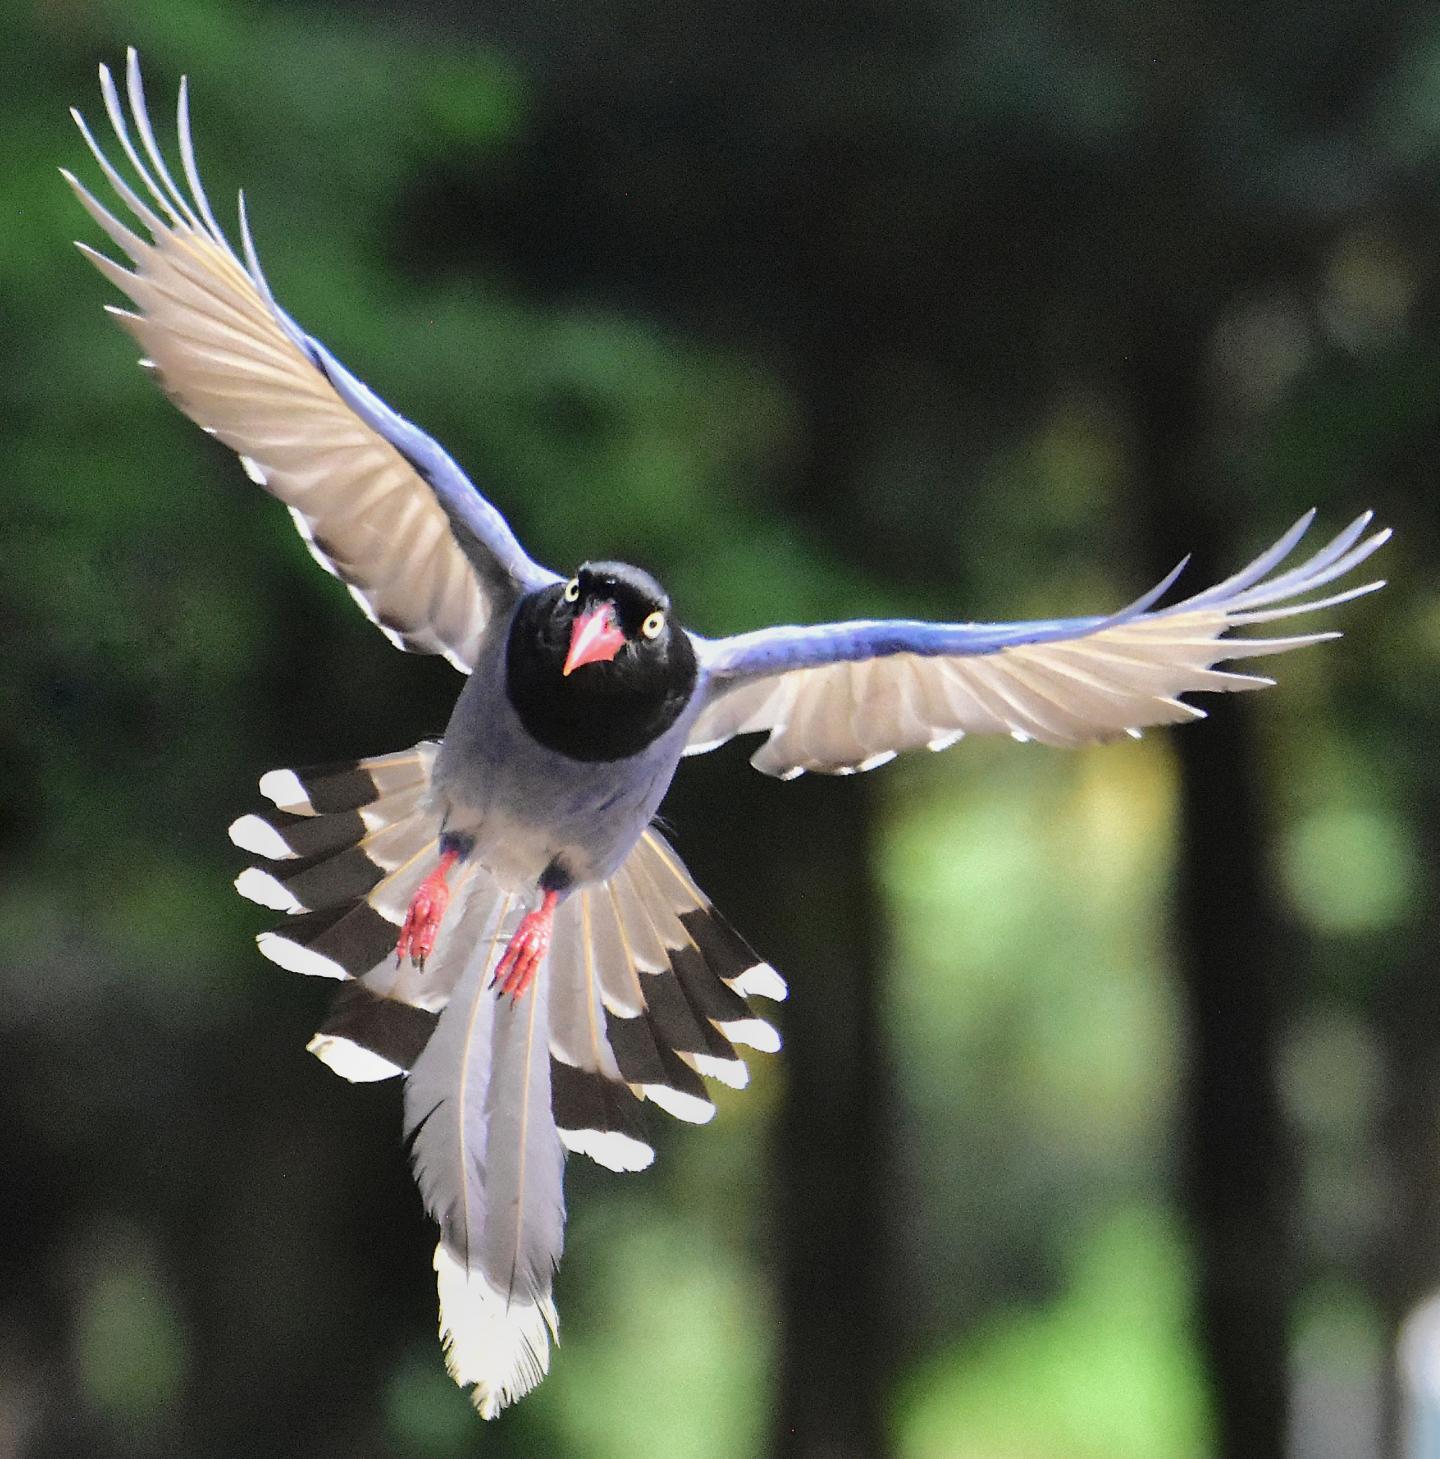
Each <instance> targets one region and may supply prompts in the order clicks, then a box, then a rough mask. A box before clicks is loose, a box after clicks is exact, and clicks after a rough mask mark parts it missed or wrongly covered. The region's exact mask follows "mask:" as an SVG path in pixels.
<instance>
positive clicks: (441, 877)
mask: <svg viewBox="0 0 1440 1459" xmlns="http://www.w3.org/2000/svg"><path fill="white" fill-rule="evenodd" d="M459 859H460V853H459V852H458V851H447V852H445V853H444V854H443V855H442V856H441V858H440V865H439V866H437V867H436V868H435V870H434V871H432V872H431V873H430V875H429V876H427V877H426V878H425V880H424V881H422V882H421V883H420V885H419V886H418V887H417V888H416V889H415V895H414V896H413V897H411V899H410V910H409V911H408V912H406V913H405V925H404V926H403V927H402V928H401V929H400V940H399V942H397V943H396V944H395V963H396V966H397V967H398V966H399V965H400V964H401V963H402V962H404V961H405V959H406V958H407V957H408V958H409V959H410V960H411V961H412V962H413V963H414V964H415V966H416V967H417V968H419V969H420V971H421V972H424V971H425V959H426V958H427V957H429V956H430V954H431V953H432V952H434V950H435V939H436V937H437V936H439V933H440V919H441V918H442V917H443V916H444V915H445V908H446V907H447V906H449V905H450V888H449V887H448V886H446V884H445V878H446V877H447V876H448V875H449V873H450V868H451V867H452V866H454V865H455V863H456V862H457V861H458V860H459Z"/></svg>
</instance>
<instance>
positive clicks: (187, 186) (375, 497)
mask: <svg viewBox="0 0 1440 1459" xmlns="http://www.w3.org/2000/svg"><path fill="white" fill-rule="evenodd" d="M100 80H101V88H102V91H103V93H104V98H105V109H106V112H107V115H108V118H109V121H110V125H111V128H112V129H113V131H114V134H115V141H116V143H117V144H118V146H119V148H120V150H121V152H123V154H124V158H125V159H126V160H127V161H128V163H129V167H130V171H131V173H132V177H133V179H134V182H135V183H137V184H138V186H132V183H131V181H128V180H127V179H126V177H125V176H124V175H123V173H122V171H121V170H120V168H119V167H117V166H116V165H115V164H114V163H113V162H112V161H111V159H110V158H109V157H107V156H106V154H105V152H104V151H103V150H102V149H101V147H100V145H99V144H98V143H97V141H96V140H95V138H94V136H93V135H92V133H91V131H90V129H89V128H88V127H87V126H86V124H85V122H84V120H83V118H81V116H80V114H79V113H78V112H75V113H74V116H75V120H76V122H77V124H78V125H79V127H80V129H81V131H82V133H83V134H84V137H85V140H86V142H87V143H88V144H89V146H90V149H91V151H92V152H93V153H94V155H95V159H96V161H97V162H98V163H99V166H100V169H101V171H102V172H103V174H104V176H105V179H106V181H107V182H108V184H109V186H110V188H111V190H112V191H113V193H114V195H115V198H116V199H117V200H118V201H119V203H120V204H121V205H122V207H123V209H124V210H125V211H127V212H128V213H129V214H130V215H131V219H132V220H133V222H134V223H135V224H138V226H139V227H140V228H141V229H143V230H144V233H145V234H148V238H147V237H143V236H142V235H141V234H140V233H139V232H136V231H135V229H134V228H133V227H132V226H129V225H128V224H127V223H126V222H122V221H121V219H120V218H118V217H117V216H115V214H114V213H112V212H110V211H109V210H108V209H107V208H106V207H105V206H104V205H103V204H102V203H100V202H99V201H98V200H97V198H96V197H95V196H94V195H93V194H92V193H91V192H90V191H89V190H87V189H86V188H85V187H84V186H83V185H82V184H81V183H80V182H78V181H77V180H76V179H75V178H74V177H73V176H71V175H70V174H69V173H68V172H67V173H65V174H64V176H65V178H66V181H67V182H69V184H70V186H71V187H72V188H73V189H74V191H75V193H76V196H77V197H78V198H79V200H80V202H81V203H82V204H83V206H84V207H85V209H86V210H87V211H88V212H89V213H90V215H91V217H93V218H94V219H95V221H96V222H97V223H98V224H99V225H100V227H101V228H102V229H103V230H104V231H105V233H106V234H107V235H108V236H109V238H110V239H111V241H112V242H113V243H114V244H116V246H117V247H118V248H119V249H121V250H122V251H123V252H124V254H125V255H126V257H127V259H128V261H129V265H130V266H129V267H125V266H122V265H121V264H119V263H117V262H115V260H114V259H111V258H109V257H107V256H106V255H104V254H102V253H98V252H96V251H95V250H94V249H92V248H90V247H88V246H87V245H85V244H83V243H82V244H80V245H79V247H80V249H81V251H82V252H83V253H84V254H85V255H86V257H87V258H89V259H90V261H91V262H92V263H93V264H94V265H95V267H96V268H97V269H99V271H100V272H101V273H102V274H104V275H105V277H106V278H107V279H109V280H110V281H111V282H112V283H113V284H115V285H116V287H117V288H119V289H120V290H121V291H122V292H123V293H124V294H126V295H127V296H128V298H129V299H130V301H131V303H132V304H133V306H134V307H133V309H121V308H118V307H114V306H110V312H111V313H112V314H114V315H115V316H116V318H118V319H119V321H120V322H121V323H122V324H123V325H124V326H125V327H126V328H127V329H128V330H129V331H130V333H131V334H132V335H133V336H134V337H135V339H136V340H137V341H138V342H139V344H140V347H141V349H142V351H143V356H144V358H143V360H142V363H143V364H145V365H146V366H147V367H149V368H150V369H153V370H154V371H155V372H156V374H157V375H158V377H159V380H160V383H161V384H162V386H163V387H164V389H165V391H166V393H167V394H168V395H169V396H170V398H171V399H172V400H173V401H174V402H175V404H176V405H178V406H179V408H180V409H181V410H182V411H184V412H185V414H186V415H188V416H189V417H190V418H191V420H193V421H195V422H196V423H197V424H198V425H200V426H201V427H202V428H203V429H204V430H206V431H207V432H209V433H210V434H211V435H213V436H215V437H217V438H218V439H219V440H221V441H224V442H225V444H226V445H228V446H230V447H231V448H232V449H234V450H235V451H237V452H238V453H239V454H240V456H241V459H242V462H243V464H244V466H245V469H246V471H247V472H248V473H249V475H250V476H251V477H252V478H253V479H254V480H255V481H257V482H258V483H259V484H260V485H262V486H263V487H265V489H266V490H267V491H269V492H271V493H272V494H273V495H275V496H277V497H279V498H280V500H281V501H282V502H284V503H285V505H286V506H287V507H288V508H289V509H290V512H291V515H292V516H293V518H294V520H295V524H296V526H297V527H298V528H299V530H300V532H301V535H302V536H303V537H304V539H305V541H306V543H307V544H308V545H309V548H310V551H311V553H312V555H313V556H314V557H315V559H316V561H318V562H319V563H320V564H321V566H322V567H324V568H325V569H326V570H327V571H328V572H331V573H333V574H335V575H336V576H337V577H339V578H340V579H341V580H342V581H343V582H345V583H346V584H347V585H348V586H349V589H350V592H351V594H352V596H353V597H354V598H355V600H356V602H357V603H359V605H360V607H361V608H362V609H363V610H364V612H365V613H366V615H367V616H368V617H369V618H370V619H371V620H372V621H374V622H375V623H376V624H378V625H379V626H380V628H381V629H382V630H383V631H384V632H385V634H386V635H387V636H388V637H389V638H390V639H391V640H392V642H394V643H396V644H397V645H398V646H399V647H401V648H404V649H408V650H411V651H414V652H420V653H439V654H443V655H444V656H445V657H446V658H448V659H449V660H450V661H451V662H452V663H453V664H454V665H455V666H456V667H457V668H459V669H461V670H462V671H468V670H469V668H470V667H471V665H472V663H473V661H474V657H475V653H476V649H477V646H478V643H479V639H480V635H481V633H482V632H483V630H484V627H485V623H486V621H487V619H488V617H489V615H490V613H491V612H492V611H496V610H497V609H498V608H499V607H500V606H501V605H508V602H509V601H511V600H512V599H513V597H514V595H515V593H516V592H517V591H519V590H521V589H522V588H523V587H524V586H529V585H532V584H533V583H535V582H537V581H544V580H548V578H549V576H550V575H549V574H548V573H545V572H544V570H543V569H540V568H538V567H537V566H536V565H535V564H534V563H532V562H531V561H530V559H529V558H528V557H527V556H526V555H525V553H524V552H523V551H522V550H521V548H520V547H519V544H518V543H517V542H516V540H515V538H514V536H513V535H512V534H511V532H510V530H509V528H508V527H507V526H506V524H505V522H504V520H503V518H501V516H500V515H499V513H498V512H497V511H496V510H495V509H494V507H492V506H491V505H490V504H489V503H488V502H487V501H485V499H484V498H483V497H481V496H480V494H479V493H478V492H477V491H475V489H474V487H473V486H472V485H471V483H470V482H469V480H468V479H467V478H466V477H465V475H464V473H463V472H461V471H460V469H459V467H458V466H456V465H455V463H454V462H453V461H452V460H451V459H450V458H449V456H447V455H446V453H445V452H444V451H443V450H442V449H441V448H440V447H439V446H438V445H437V444H436V443H435V442H434V441H433V440H431V439H430V438H429V437H428V436H426V435H425V434H424V432H422V431H420V430H419V429H418V428H416V427H415V426H413V425H411V424H410V423H409V422H407V421H405V420H403V419H402V418H401V417H400V416H398V415H396V414H395V413H394V412H393V411H391V410H390V409H389V407H388V406H386V405H385V404H384V403H383V402H382V401H381V400H379V399H378V398H377V397H376V396H375V395H374V394H373V393H372V392H371V391H369V390H368V389H367V388H366V387H365V386H364V385H363V384H361V383H360V381H358V380H357V379H356V378H355V377H354V376H352V375H351V374H350V373H349V372H348V371H347V370H346V369H345V368H344V366H343V365H341V364H340V363H339V361H337V360H336V359H335V358H334V356H333V355H331V354H330V353H329V352H328V351H327V350H325V348H324V347H323V346H322V345H320V344H319V343H318V342H317V341H315V340H313V339H311V338H310V337H309V336H307V335H306V334H305V333H304V332H303V331H302V330H301V329H300V328H299V327H298V326H297V325H296V324H295V323H294V321H293V320H291V319H290V318H289V316H288V315H286V314H285V313H284V312H283V311H282V310H281V309H280V308H279V306H278V305H276V303H275V301H274V298H273V297H272V295H271V293H270V289H269V286H268V285H267V283H266V282H265V278H264V275H263V274H262V273H261V271H260V265H259V262H258V261H257V259H256V256H255V250H254V247H253V244H252V243H251V239H250V233H249V228H248V225H247V224H246V220H245V213H244V202H243V198H242V200H241V210H240V225H241V237H242V244H243V250H244V262H242V261H241V258H240V257H239V256H238V255H237V254H236V253H235V251H234V249H232V248H231V246H230V244H229V242H228V241H227V239H226V237H225V235H224V233H223V232H222V231H221V229H220V226H219V224H218V223H217V222H216V220H215V216H214V213H213V212H212V210H211V207H210V204H209V201H208V199H207V198H206V195H205V191H204V189H203V187H202V186H201V183H200V177H199V173H198V171H197V169H196V165H195V154H194V148H193V145H192V143H191V138H190V125H189V114H188V103H187V92H186V86H185V83H184V82H183V81H182V82H181V86H180V99H179V108H178V128H179V150H180V159H181V164H182V167H181V172H182V177H183V186H182V185H181V183H180V182H177V180H176V178H175V176H174V175H173V174H172V172H171V170H170V169H169V167H168V166H167V165H166V162H165V158H164V156H163V154H162V153H161V151H160V148H159V146H158V145H157V143H156V140H155V135H154V131H153V128H152V126H151V123H150V119H149V116H148V113H147V111H146V108H145V97H144V92H143V89H142V86H141V80H140V70H139V63H138V61H137V59H136V56H135V53H134V51H133V50H132V51H131V52H130V53H129V59H128V67H127V74H126V97H125V100H126V101H128V118H127V111H126V106H125V104H124V102H122V99H121V96H120V93H119V91H118V89H117V87H116V85H115V82H114V80H113V78H112V77H111V75H110V73H109V70H108V69H107V68H106V67H103V66H102V67H101V68H100ZM137 143H138V145H137Z"/></svg>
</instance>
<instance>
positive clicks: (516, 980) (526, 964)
mask: <svg viewBox="0 0 1440 1459" xmlns="http://www.w3.org/2000/svg"><path fill="white" fill-rule="evenodd" d="M559 901H560V894H559V892H546V893H545V895H544V896H543V897H542V898H541V899H540V906H539V908H538V909H537V910H536V911H534V912H527V913H526V914H525V915H524V916H523V917H522V918H521V919H520V925H519V926H518V927H517V928H516V929H515V935H514V936H513V937H512V938H511V939H510V942H509V945H508V946H507V947H506V949H505V951H504V953H503V954H502V955H501V958H500V961H499V962H498V963H497V964H496V966H495V976H494V977H493V978H491V979H490V986H491V987H492V988H495V989H496V990H497V992H498V993H499V995H500V996H501V997H502V998H503V997H504V996H505V994H506V993H508V994H509V995H510V999H511V1001H512V1002H514V1003H518V1002H519V1001H520V1000H521V998H523V997H524V996H525V990H526V989H527V988H528V987H529V986H530V984H531V983H533V982H534V981H535V974H536V973H538V972H539V971H540V964H541V962H542V961H543V959H544V957H545V954H546V953H547V952H549V950H550V931H551V927H552V926H553V923H554V918H555V908H556V905H557V904H558V903H559Z"/></svg>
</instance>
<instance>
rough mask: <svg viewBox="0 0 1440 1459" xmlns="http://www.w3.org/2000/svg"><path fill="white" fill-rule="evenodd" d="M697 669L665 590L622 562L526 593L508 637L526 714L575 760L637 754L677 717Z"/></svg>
mask: <svg viewBox="0 0 1440 1459" xmlns="http://www.w3.org/2000/svg"><path fill="white" fill-rule="evenodd" d="M695 675H696V665H695V650H694V648H693V647H692V645H691V643H690V636H689V634H687V633H686V632H685V630H684V629H683V628H682V627H681V626H680V625H679V624H678V623H676V622H675V621H674V619H673V618H672V616H671V613H670V599H669V597H667V596H666V593H665V590H664V589H663V588H662V587H661V586H660V584H659V583H657V582H656V581H655V579H654V578H652V577H651V576H650V574H649V573H647V572H642V571H641V569H640V568H638V567H630V566H628V565H627V564H625V563H623V562H587V563H585V564H584V565H583V566H582V567H581V568H580V569H579V570H578V571H577V572H576V574H575V576H574V577H573V578H571V579H570V581H569V582H568V583H554V584H552V585H551V586H550V587H547V588H541V589H540V590H539V591H538V592H534V593H531V594H529V595H528V596H527V597H525V598H523V599H522V600H521V602H520V606H519V607H518V608H517V609H516V612H515V617H514V619H513V620H512V622H511V625H510V637H509V640H508V641H507V643H506V645H505V687H506V691H507V693H508V694H509V696H510V702H511V704H513V705H514V706H515V712H516V713H517V714H518V715H519V716H520V722H521V723H522V724H523V725H524V726H525V728H526V729H527V730H528V731H529V732H530V733H531V734H532V735H534V737H535V738H536V739H537V740H539V741H540V743H541V744H542V745H545V746H547V747H548V748H549V749H552V750H558V751H559V752H560V753H561V754H562V755H568V756H569V757H570V758H571V759H572V760H619V759H623V758H624V757H626V756H628V755H635V754H638V753H639V752H640V751H641V750H643V749H644V748H645V747H646V746H647V745H648V744H650V743H651V742H652V741H653V740H655V739H657V738H658V737H659V736H660V735H662V734H664V732H665V731H666V730H667V729H669V728H670V726H671V725H672V724H674V723H675V720H676V719H677V718H678V717H679V714H680V712H681V710H683V709H684V708H685V705H686V704H687V703H688V702H689V699H690V695H691V694H692V693H693V692H694V689H695Z"/></svg>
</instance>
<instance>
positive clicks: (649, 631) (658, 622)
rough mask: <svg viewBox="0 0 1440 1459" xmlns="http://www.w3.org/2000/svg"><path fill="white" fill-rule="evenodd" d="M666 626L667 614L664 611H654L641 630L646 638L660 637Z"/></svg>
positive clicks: (641, 626)
mask: <svg viewBox="0 0 1440 1459" xmlns="http://www.w3.org/2000/svg"><path fill="white" fill-rule="evenodd" d="M664 628H665V615H664V614H663V613H659V612H656V613H652V614H651V615H650V616H649V617H648V618H647V619H646V620H645V621H644V622H643V623H642V624H641V625H640V632H641V633H643V634H644V635H645V637H646V638H659V637H660V634H661V633H662V632H663V631H664Z"/></svg>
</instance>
